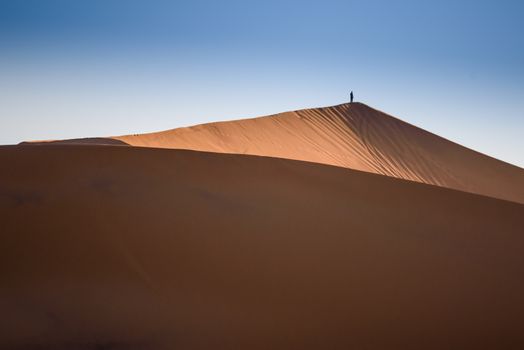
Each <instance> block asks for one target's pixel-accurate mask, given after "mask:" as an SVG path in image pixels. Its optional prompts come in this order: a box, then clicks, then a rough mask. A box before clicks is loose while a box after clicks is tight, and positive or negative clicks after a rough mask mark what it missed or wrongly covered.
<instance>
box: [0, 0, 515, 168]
mask: <svg viewBox="0 0 524 350" xmlns="http://www.w3.org/2000/svg"><path fill="white" fill-rule="evenodd" d="M350 90H354V92H355V97H356V100H357V101H362V102H365V103H367V104H369V105H371V106H372V107H375V108H378V109H381V110H383V111H385V112H387V113H390V114H393V115H395V116H397V117H399V118H401V119H403V120H405V121H408V122H410V123H412V124H415V125H417V126H420V127H422V128H424V129H426V130H428V131H431V132H434V133H437V134H439V135H441V136H443V137H446V138H448V139H451V140H453V141H455V142H458V143H460V144H463V145H465V146H467V147H470V148H473V149H475V150H478V151H481V152H483V153H487V154H489V155H491V156H494V157H496V158H499V159H502V160H505V161H507V162H511V163H513V164H516V165H519V166H521V167H524V2H523V1H516V0H515V1H508V0H499V1H485V0H476V1H465V0H440V1H435V0H433V1H424V0H404V1H394V0H362V1H353V0H346V1H337V0H324V1H308V0H300V1H299V0H278V1H273V0H264V1H249V0H220V1H219V0H215V1H213V0H188V1H154V0H149V1H135V0H127V1H123V0H122V1H117V0H84V1H80V0H79V1H73V0H12V1H6V0H0V144H12V143H18V142H20V141H22V140H34V139H56V138H73V137H86V136H108V135H120V134H128V133H140V132H148V131H157V130H163V129H169V128H174V127H178V126H187V125H191V124H197V123H203V122H209V121H217V120H226V119H238V118H245V117H254V116H260V115H266V114H271V113H277V112H282V111H286V110H293V109H299V108H307V107H319V106H326V105H333V104H338V103H342V102H346V101H347V100H348V94H349V91H350Z"/></svg>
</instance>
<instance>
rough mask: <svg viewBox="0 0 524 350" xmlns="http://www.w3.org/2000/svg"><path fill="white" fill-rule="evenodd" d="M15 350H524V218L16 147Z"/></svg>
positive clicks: (516, 212) (422, 197)
mask: <svg viewBox="0 0 524 350" xmlns="http://www.w3.org/2000/svg"><path fill="white" fill-rule="evenodd" d="M0 164H2V165H5V166H6V168H8V169H9V171H3V172H0V210H1V212H2V221H1V223H0V225H1V230H0V234H1V237H2V245H1V247H0V250H1V254H0V284H1V285H2V286H4V287H5V288H4V287H3V288H0V306H1V309H2V316H1V317H0V329H1V330H2V332H0V347H1V348H9V349H24V350H25V349H71V348H78V349H100V348H104V349H126V350H131V349H173V348H185V349H189V348H190V349H211V348H212V349H231V348H244V349H297V348H300V349H318V348H329V349H348V348H365V349H422V348H424V349H443V348H446V349H493V348H515V349H517V348H522V347H523V346H524V332H523V331H522V325H523V324H524V304H523V303H522V302H521V299H522V294H523V293H524V281H523V280H522V279H521V278H519V276H521V275H522V274H523V273H524V254H522V251H523V249H524V236H523V234H522V233H523V232H524V220H522V218H523V217H524V205H522V204H518V203H514V202H509V201H504V200H498V199H493V198H490V197H485V196H480V195H476V194H469V193H465V192H461V191H455V190H451V189H447V188H440V187H436V186H428V185H425V184H421V183H417V182H413V181H405V180H402V179H396V178H394V177H388V176H380V175H377V174H372V173H367V172H360V171H355V170H352V169H345V168H341V167H333V166H326V165H322V164H316V163H311V162H303V161H294V160H287V159H282V158H269V157H257V156H249V155H235V154H220V153H207V152H200V151H188V150H169V149H149V148H140V147H114V146H96V145H95V146H79V145H54V146H51V145H44V146H39V147H34V146H11V147H0Z"/></svg>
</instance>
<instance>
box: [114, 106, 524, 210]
mask: <svg viewBox="0 0 524 350" xmlns="http://www.w3.org/2000/svg"><path fill="white" fill-rule="evenodd" d="M113 138H114V139H117V140H120V141H122V142H125V143H126V144H129V145H132V146H144V147H159V148H176V149H191V150H197V151H209V152H218V153H235V154H249V155H259V156H270V157H278V158H287V159H295V160H303V161H309V162H315V163H321V164H329V165H334V166H339V167H344V168H350V169H355V170H361V171H366V172H371V173H376V174H381V175H386V176H391V177H396V178H401V179H405V180H411V181H416V182H421V183H426V184H431V185H437V186H441V187H447V188H452V189H457V190H461V191H466V192H472V193H477V194H482V195H486V196H490V197H495V198H500V199H506V200H511V201H515V202H520V203H524V169H521V168H519V167H516V166H513V165H511V164H508V163H505V162H502V161H499V160H497V159H494V158H491V157H488V156H486V155H484V154H481V153H478V152H475V151H473V150H470V149H468V148H466V147H463V146H460V145H458V144H456V143H453V142H451V141H449V140H446V139H444V138H441V137H439V136H437V135H434V134H432V133H429V132H427V131H424V130H422V129H420V128H418V127H415V126H413V125H411V124H408V123H406V122H403V121H401V120H399V119H397V118H394V117H392V116H390V115H387V114H385V113H383V112H380V111H378V110H376V109H373V108H371V107H369V106H367V105H365V104H362V103H352V104H342V105H338V106H333V107H326V108H314V109H305V110H298V111H294V112H286V113H281V114H276V115H272V116H267V117H259V118H253V119H242V120H234V121H227V122H217V123H210V124H202V125H196V126H193V127H188V128H177V129H173V130H168V131H163V132H156V133H149V134H139V135H127V136H118V137H113Z"/></svg>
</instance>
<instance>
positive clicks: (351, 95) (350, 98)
mask: <svg viewBox="0 0 524 350" xmlns="http://www.w3.org/2000/svg"><path fill="white" fill-rule="evenodd" d="M349 103H353V91H351V92H350V93H349Z"/></svg>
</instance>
